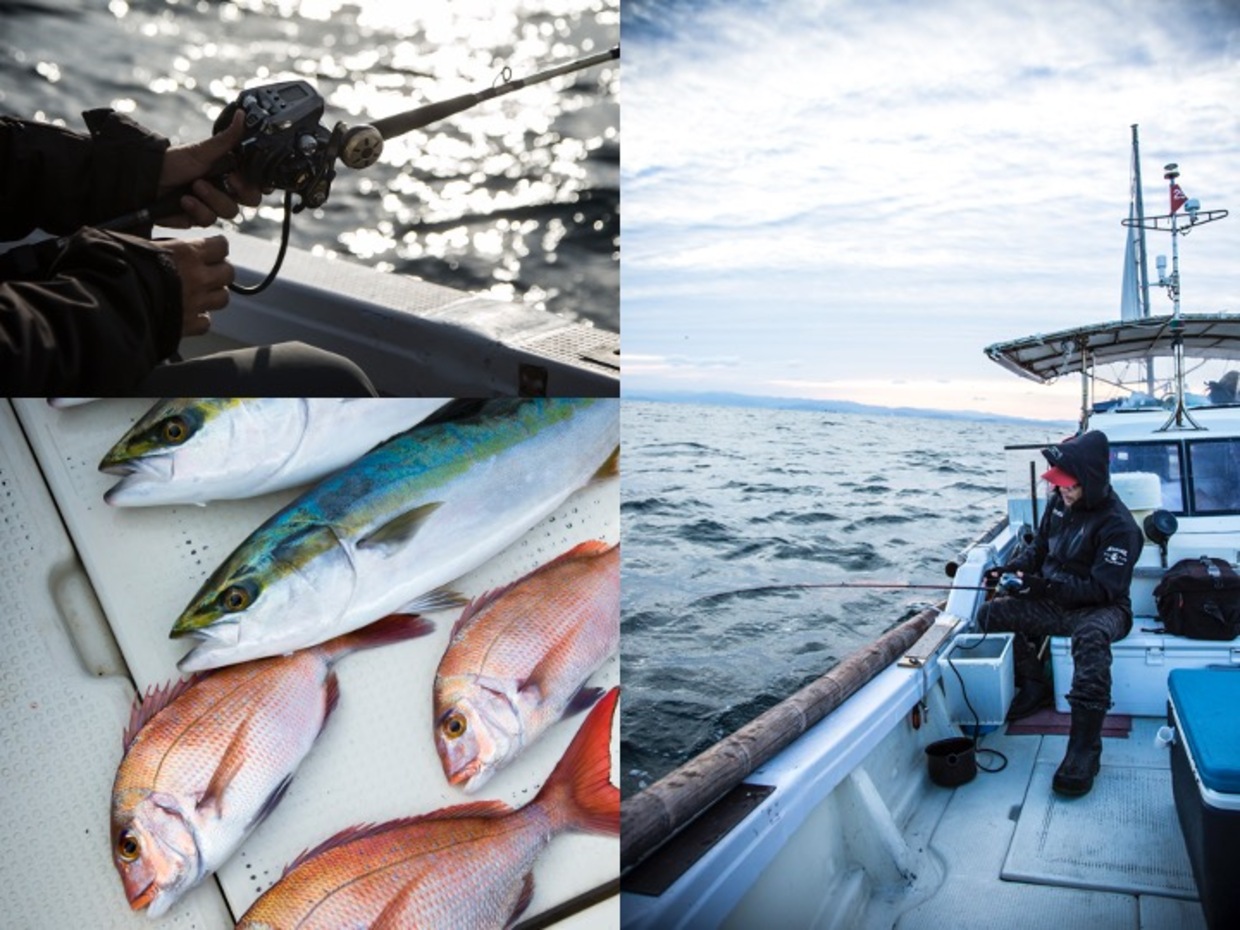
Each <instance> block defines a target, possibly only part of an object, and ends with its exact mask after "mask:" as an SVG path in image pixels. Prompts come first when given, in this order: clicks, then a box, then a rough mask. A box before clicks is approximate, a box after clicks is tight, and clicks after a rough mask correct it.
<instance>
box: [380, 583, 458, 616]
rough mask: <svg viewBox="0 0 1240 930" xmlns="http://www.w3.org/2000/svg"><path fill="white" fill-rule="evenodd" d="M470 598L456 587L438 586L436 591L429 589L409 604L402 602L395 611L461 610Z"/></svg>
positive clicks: (402, 612)
mask: <svg viewBox="0 0 1240 930" xmlns="http://www.w3.org/2000/svg"><path fill="white" fill-rule="evenodd" d="M468 603H469V599H468V598H466V597H465V596H464V595H463V594H461V592H460V591H457V590H456V589H455V588H449V587H443V588H436V589H435V590H434V591H427V592H426V593H425V594H421V595H419V596H418V597H415V598H414V599H413V600H411V601H410V602H409V603H408V604H402V605H401V606H400V608H399V609H398V610H396V611H395V613H401V614H429V613H433V612H434V611H436V610H460V609H461V608H462V607H464V606H465V605H466V604H468Z"/></svg>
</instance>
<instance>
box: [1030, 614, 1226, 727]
mask: <svg viewBox="0 0 1240 930" xmlns="http://www.w3.org/2000/svg"><path fill="white" fill-rule="evenodd" d="M1157 624H1158V621H1157V620H1154V619H1151V618H1141V617H1138V618H1137V619H1136V621H1135V622H1134V624H1133V627H1134V629H1133V632H1132V633H1129V634H1128V635H1127V636H1126V637H1124V638H1123V639H1121V640H1119V642H1116V643H1112V644H1111V701H1112V707H1111V713H1113V714H1131V715H1133V716H1134V717H1161V716H1163V715H1164V714H1165V713H1166V712H1167V676H1168V675H1170V674H1171V672H1172V671H1173V670H1175V669H1193V668H1206V667H1207V666H1211V665H1227V666H1236V667H1237V668H1240V640H1232V641H1230V642H1212V641H1209V640H1204V639H1187V638H1185V637H1183V636H1168V635H1167V634H1166V633H1148V632H1145V631H1144V630H1142V629H1141V628H1142V627H1151V626H1155V625H1157ZM1074 668H1075V664H1074V663H1073V661H1072V641H1071V640H1070V639H1069V638H1068V637H1066V636H1053V637H1051V670H1052V672H1053V674H1054V676H1055V709H1056V710H1057V711H1059V712H1060V713H1061V714H1066V713H1070V712H1071V710H1072V708H1071V707H1070V706H1069V705H1068V701H1067V699H1066V695H1067V693H1068V692H1069V691H1070V690H1072V672H1073V669H1074Z"/></svg>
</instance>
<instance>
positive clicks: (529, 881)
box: [504, 872, 534, 927]
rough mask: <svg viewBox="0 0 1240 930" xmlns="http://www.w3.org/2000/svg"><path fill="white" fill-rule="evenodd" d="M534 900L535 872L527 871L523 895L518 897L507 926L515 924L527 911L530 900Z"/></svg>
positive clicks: (522, 886) (522, 888) (523, 884)
mask: <svg viewBox="0 0 1240 930" xmlns="http://www.w3.org/2000/svg"><path fill="white" fill-rule="evenodd" d="M533 900H534V873H533V872H526V873H525V881H523V882H522V883H521V896H520V897H519V898H517V903H516V905H515V906H514V907H513V909H512V916H511V917H509V918H508V923H506V924H505V925H504V926H505V927H511V926H513V925H514V924H515V923H516V922H517V921H518V920H519V919H520V918H521V915H522V914H524V913H525V910H526V908H528V907H529V906H530V902H531V901H533Z"/></svg>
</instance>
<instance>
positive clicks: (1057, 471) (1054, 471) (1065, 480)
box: [1042, 465, 1080, 488]
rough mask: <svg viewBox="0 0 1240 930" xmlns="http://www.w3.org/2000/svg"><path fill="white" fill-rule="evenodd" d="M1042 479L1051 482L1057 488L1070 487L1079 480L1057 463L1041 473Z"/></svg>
mask: <svg viewBox="0 0 1240 930" xmlns="http://www.w3.org/2000/svg"><path fill="white" fill-rule="evenodd" d="M1042 480H1043V481H1049V482H1050V483H1051V484H1053V485H1055V486H1056V487H1059V488H1070V487H1072V486H1073V485H1075V484H1079V483H1080V482H1079V481H1077V480H1076V479H1075V478H1073V477H1072V476H1071V475H1069V474H1068V473H1067V472H1066V471H1064V470H1063V469H1062V468H1060V467H1059V466H1058V465H1052V466H1051V467H1050V468H1048V469H1047V470H1046V471H1045V472H1044V473H1043V474H1042Z"/></svg>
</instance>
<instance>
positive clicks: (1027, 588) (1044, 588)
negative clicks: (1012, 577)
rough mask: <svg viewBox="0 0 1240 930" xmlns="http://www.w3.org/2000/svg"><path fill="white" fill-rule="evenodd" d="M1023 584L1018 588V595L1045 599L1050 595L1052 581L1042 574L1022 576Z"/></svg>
mask: <svg viewBox="0 0 1240 930" xmlns="http://www.w3.org/2000/svg"><path fill="white" fill-rule="evenodd" d="M1020 581H1021V586H1020V587H1019V588H1018V589H1017V590H1016V596H1017V597H1029V598H1033V599H1035V600H1044V599H1046V598H1048V597H1050V593H1051V583H1050V582H1049V581H1048V580H1047V579H1045V578H1043V577H1042V576H1041V575H1025V574H1022V575H1021V576H1020Z"/></svg>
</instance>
